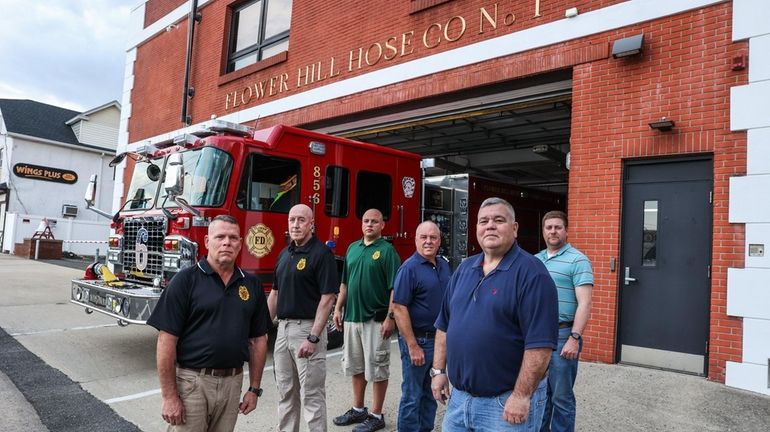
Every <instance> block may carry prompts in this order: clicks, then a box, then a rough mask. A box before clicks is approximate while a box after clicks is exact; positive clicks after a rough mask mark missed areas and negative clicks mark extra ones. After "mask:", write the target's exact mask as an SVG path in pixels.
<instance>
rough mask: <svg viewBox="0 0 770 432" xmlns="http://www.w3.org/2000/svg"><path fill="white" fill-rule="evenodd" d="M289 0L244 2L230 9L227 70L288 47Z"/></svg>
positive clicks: (246, 64)
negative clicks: (231, 12)
mask: <svg viewBox="0 0 770 432" xmlns="http://www.w3.org/2000/svg"><path fill="white" fill-rule="evenodd" d="M290 25H291V0H256V1H247V2H244V3H241V4H239V5H238V6H236V7H235V8H233V15H232V20H231V27H230V50H229V53H228V57H227V72H233V71H236V70H238V69H241V68H243V67H245V66H248V65H251V64H254V63H256V62H258V61H260V60H262V59H266V58H268V57H271V56H274V55H276V54H278V53H280V52H283V51H286V50H288V49H289V27H290Z"/></svg>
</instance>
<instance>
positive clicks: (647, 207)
mask: <svg viewBox="0 0 770 432" xmlns="http://www.w3.org/2000/svg"><path fill="white" fill-rule="evenodd" d="M643 223H644V228H643V231H642V265H643V266H646V267H653V266H655V264H656V263H657V261H658V201H645V202H644V222H643Z"/></svg>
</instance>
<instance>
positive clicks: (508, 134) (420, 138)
mask: <svg viewBox="0 0 770 432" xmlns="http://www.w3.org/2000/svg"><path fill="white" fill-rule="evenodd" d="M571 112H572V80H571V71H561V72H558V73H554V74H548V75H545V76H538V77H533V78H529V79H521V80H516V81H511V82H506V83H501V84H496V85H493V86H487V87H482V88H476V89H471V90H465V91H461V92H456V93H453V94H447V95H442V96H438V97H434V98H430V99H426V100H421V101H415V102H411V103H408V104H403V105H398V106H393V107H389V108H386V109H379V110H377V111H376V112H362V113H357V114H355V115H353V116H348V117H345V118H342V119H332V120H331V121H327V122H324V124H309V125H303V127H305V128H309V129H314V130H318V131H320V132H325V133H330V134H335V135H341V136H345V137H348V138H352V139H356V140H359V141H364V142H369V143H374V144H380V145H383V146H386V147H392V148H396V149H400V150H406V151H410V152H413V153H418V154H420V155H422V156H423V158H434V159H435V162H434V163H433V164H432V166H433V168H431V169H430V170H429V171H428V172H427V175H439V174H453V173H467V174H473V175H477V176H480V177H486V178H490V179H495V180H499V181H503V182H506V183H510V184H516V185H521V186H527V187H532V188H537V189H543V190H547V191H552V192H557V193H562V194H566V192H567V178H568V175H567V174H568V172H567V164H568V153H569V139H570V122H571Z"/></svg>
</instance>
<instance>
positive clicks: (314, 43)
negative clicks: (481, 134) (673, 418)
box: [129, 0, 622, 142]
mask: <svg viewBox="0 0 770 432" xmlns="http://www.w3.org/2000/svg"><path fill="white" fill-rule="evenodd" d="M621 2H622V0H603V1H592V2H583V3H586V4H585V5H578V6H579V7H580V10H581V12H583V13H585V12H588V11H590V10H593V9H599V8H601V7H605V6H607V5H611V4H615V3H621ZM176 3H178V1H173V0H150V1H149V2H148V4H147V12H146V16H147V17H148V18H147V19H146V22H147V23H148V24H149V23H150V19H149V17H150V16H155V15H158V13H159V12H160V11H165V10H171V9H173V7H175V6H178V5H177V4H176ZM233 3H234V2H233V1H231V0H216V1H212V2H209V3H208V4H206V5H205V6H203V7H202V8H201V9H200V12H201V14H202V21H201V23H200V24H199V25H198V26H197V27H196V40H195V54H194V58H193V65H192V75H191V85H192V86H194V87H195V88H196V95H195V97H194V98H193V99H192V100H191V104H190V113H191V114H192V116H193V122H194V123H196V122H200V121H204V120H207V119H209V118H210V116H211V115H212V114H216V115H218V116H222V115H225V114H228V113H230V112H233V110H232V109H231V110H225V98H226V95H227V93H228V92H232V91H240V90H242V89H243V88H244V87H246V86H248V85H250V84H253V83H254V82H258V81H261V80H269V79H270V77H273V76H276V75H278V74H281V73H283V72H287V71H288V72H289V73H291V75H292V79H291V81H292V88H291V89H290V91H289V92H285V93H282V94H278V95H276V96H274V97H272V98H269V99H267V100H268V101H274V100H277V99H280V98H282V97H285V96H289V95H293V94H297V93H300V92H301V91H305V90H309V89H312V88H316V87H319V86H323V85H326V84H328V83H330V82H332V81H331V80H325V81H319V82H316V83H313V84H309V85H306V86H305V85H303V86H302V87H301V88H299V89H298V88H296V78H295V77H294V76H295V75H296V71H297V70H298V69H299V68H304V67H305V66H307V65H311V64H314V63H317V62H319V61H322V62H325V63H324V66H325V67H327V68H328V65H327V64H326V63H328V61H329V59H330V58H331V57H335V58H336V60H337V63H336V64H337V65H338V66H341V67H342V68H343V74H342V75H341V76H339V77H338V78H336V80H340V79H342V78H350V77H354V76H356V75H360V74H363V73H367V72H371V71H374V70H377V69H379V68H383V67H388V66H393V65H395V64H399V63H403V62H407V61H410V60H414V59H416V58H419V57H422V56H426V55H432V54H436V53H439V52H442V51H446V50H450V49H454V48H458V47H461V46H465V45H468V44H472V43H476V42H479V41H481V40H486V39H489V38H492V37H495V36H502V35H504V34H509V33H513V32H516V31H520V30H523V29H526V28H530V27H535V26H538V25H542V24H545V23H548V22H551V21H555V20H558V19H563V18H564V11H565V10H566V9H567V8H570V7H572V6H575V2H574V1H568V0H558V1H556V0H541V9H540V17H535V16H534V13H535V0H509V1H500V2H497V5H498V21H499V23H498V27H497V29H496V30H495V29H492V28H491V27H490V26H489V25H488V24H486V22H485V26H484V33H480V32H479V30H480V26H481V22H482V18H481V16H480V12H479V10H480V8H482V7H484V8H485V9H486V10H487V11H488V12H489V13H490V14H492V13H493V10H494V5H495V4H496V3H495V2H491V1H484V0H473V1H471V0H468V1H450V2H448V3H444V4H440V5H437V6H434V7H431V8H429V9H426V10H424V11H421V12H418V13H414V14H410V13H409V12H410V8H411V2H409V1H398V2H392V1H386V0H370V1H368V2H366V7H362V4H363V3H362V2H359V1H357V0H338V1H326V2H321V1H317V0H295V1H294V2H293V6H292V25H291V28H292V29H293V30H292V33H291V36H290V39H289V55H288V60H287V61H286V62H283V63H279V64H276V65H274V66H271V67H269V68H266V69H263V70H260V71H258V72H256V73H254V74H251V75H248V76H245V77H241V78H238V79H234V80H232V81H227V78H228V77H227V75H226V74H224V71H223V68H224V66H223V65H224V61H223V58H224V57H226V42H225V41H226V40H227V30H226V29H225V28H224V24H223V23H224V22H225V17H226V11H227V7H228V5H231V4H233ZM172 6H173V7H172ZM372 11H376V13H373V12H372ZM508 13H513V14H514V15H515V21H514V22H513V24H511V25H510V26H506V25H504V24H503V23H502V22H503V20H504V16H505V15H506V14H508ZM454 16H463V17H464V18H465V19H466V28H467V29H466V32H465V34H464V35H463V37H462V38H460V39H459V40H457V41H455V42H448V41H446V40H443V41H441V43H440V44H439V45H438V46H437V47H435V48H432V49H427V48H425V47H424V46H422V43H423V42H422V34H423V32H424V31H425V29H427V28H428V27H430V26H431V24H441V25H442V26H443V25H445V24H446V23H447V22H448V21H449V20H450V18H452V17H454ZM458 23H459V21H457V20H454V21H453V22H452V25H451V27H450V29H452V30H455V29H456V28H457V26H458V25H459V24H458ZM409 31H414V35H413V36H412V46H413V47H414V52H413V53H412V54H406V55H404V56H400V55H398V56H396V57H395V58H393V59H391V60H388V61H386V60H380V61H379V62H378V63H377V64H375V65H373V66H371V67H363V68H361V69H358V68H357V67H356V68H354V70H353V71H352V72H348V71H347V69H348V65H349V57H350V51H351V50H355V51H356V52H357V50H358V48H363V49H364V50H366V49H367V48H369V47H370V46H371V45H372V44H373V43H380V44H384V43H385V42H386V41H387V40H388V38H391V37H398V38H400V37H401V36H402V34H403V33H405V32H409ZM435 34H436V33H435V31H434V32H431V33H430V36H435ZM449 36H450V37H453V33H452V31H450V32H449ZM186 37H187V25H186V19H185V20H184V21H182V22H181V23H180V25H179V27H178V28H176V29H174V30H172V31H169V32H163V33H160V34H158V35H157V36H156V37H155V38H153V39H151V40H149V41H148V42H146V43H144V44H142V45H141V46H139V47H138V51H137V58H138V59H145V60H143V61H142V62H141V63H142V64H141V65H140V64H139V63H140V61H137V64H136V67H135V68H134V90H133V94H132V97H133V98H134V100H137V101H138V100H148V101H153V102H154V103H153V107H152V113H153V114H152V115H142V116H141V119H142V120H141V122H137V121H132V122H130V123H129V137H130V141H131V142H136V141H139V140H142V139H145V138H147V137H151V136H154V135H158V134H160V133H163V132H166V131H168V130H173V129H176V128H178V127H180V126H181V124H180V121H179V112H180V107H181V103H182V99H181V94H182V84H183V80H184V61H185V51H186ZM398 40H401V39H398ZM391 43H393V41H391ZM559 47H561V49H562V50H563V49H565V46H563V45H558V46H557V50H556V51H553V52H552V54H551V55H552V56H554V57H556V59H555V60H554V61H552V64H551V65H547V64H543V65H526V66H524V67H525V68H527V69H529V70H531V71H532V72H539V71H543V70H550V69H551V68H553V67H554V66H556V67H565V66H571V65H572V64H574V63H572V62H569V61H563V60H560V59H558V57H560V56H561V55H562V54H561V52H560V49H559ZM605 48H606V47H602V48H601V49H605ZM567 49H569V48H567ZM373 50H376V48H373ZM532 54H533V53H530V54H525V55H524V56H525V57H522V59H523V60H524V61H525V62H532V59H537V61H541V59H538V58H537V57H531V58H530V57H526V56H528V55H532ZM507 63H510V60H508V61H500V62H497V64H498V65H500V64H502V65H506V67H508V65H507ZM516 67H519V66H516ZM481 69H484V67H483V66H481ZM501 72H502V73H501ZM507 72H508V71H499V70H498V71H493V70H490V71H489V72H488V75H494V76H492V77H491V79H492V80H494V81H503V80H506V79H510V78H513V77H516V76H521V75H520V73H518V72H515V74H514V75H512V76H511V75H505V74H504V73H507ZM457 73H458V72H455V74H457ZM459 73H460V74H461V75H467V74H466V73H465V72H463V71H460V72H459ZM450 74H451V73H450ZM474 81H476V80H474ZM220 82H221V84H220ZM438 85H443V83H437V84H434V85H433V87H434V88H436V86H438ZM472 85H475V84H474V83H473V82H470V83H467V84H464V85H463V86H462V87H461V88H465V87H470V86H472ZM159 89H162V91H158V90H159ZM383 92H384V91H383ZM419 92H421V91H419V90H418V93H419ZM415 96H419V95H418V94H415ZM252 106H257V103H256V102H252V103H251V104H249V105H247V106H246V107H252ZM136 108H137V106H136V104H134V106H133V107H132V109H136ZM239 109H240V108H239ZM157 111H160V113H158V112H157ZM169 111H176V113H174V114H173V115H172V114H171V113H169ZM135 113H136V112H135V111H134V112H133V113H132V114H135ZM144 114H147V113H144ZM158 114H159V115H158Z"/></svg>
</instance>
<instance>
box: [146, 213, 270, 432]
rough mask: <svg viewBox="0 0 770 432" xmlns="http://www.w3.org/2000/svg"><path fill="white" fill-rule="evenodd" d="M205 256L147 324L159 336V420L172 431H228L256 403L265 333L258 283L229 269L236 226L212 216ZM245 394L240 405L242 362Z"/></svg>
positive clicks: (177, 280)
mask: <svg viewBox="0 0 770 432" xmlns="http://www.w3.org/2000/svg"><path fill="white" fill-rule="evenodd" d="M205 244H206V249H208V255H207V257H206V258H205V259H202V260H200V261H199V262H198V264H197V265H195V266H192V267H188V268H186V269H184V270H182V271H180V272H179V273H178V274H177V275H176V276H175V277H174V279H172V281H171V283H170V284H169V286H168V287H167V288H166V289H165V290H164V291H163V294H162V295H161V297H160V300H159V301H158V305H157V307H156V308H155V310H154V311H153V313H152V315H151V316H150V319H149V320H147V324H149V325H151V326H153V327H155V328H156V329H158V330H159V331H160V334H159V335H158V347H157V367H158V377H159V378H160V391H161V396H162V398H163V408H162V411H161V414H162V416H163V419H164V420H165V421H166V422H168V424H169V428H168V429H169V430H170V431H193V430H194V431H203V430H205V431H232V430H233V429H234V428H235V422H236V420H237V417H238V411H240V412H241V413H243V414H248V413H250V412H251V411H253V410H254V408H256V406H257V398H258V397H259V396H261V394H262V389H261V388H260V383H261V382H262V370H263V369H264V367H265V357H266V355H267V331H268V329H269V326H270V319H269V312H268V309H267V302H266V301H265V295H264V294H263V292H262V286H261V285H260V283H259V281H258V280H257V279H256V278H255V277H253V276H248V275H246V274H245V273H244V272H243V271H241V269H239V268H238V267H236V266H235V259H236V257H237V256H238V253H239V252H240V250H241V235H240V229H239V228H238V221H237V220H236V219H235V218H233V217H232V216H226V215H221V216H217V217H215V218H214V219H213V220H212V221H211V224H209V229H208V235H207V236H206V238H205ZM244 361H248V362H249V384H250V385H249V389H248V391H247V392H246V393H245V394H244V395H243V401H242V402H241V403H240V404H239V403H238V401H239V399H240V394H241V385H242V384H243V362H244Z"/></svg>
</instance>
